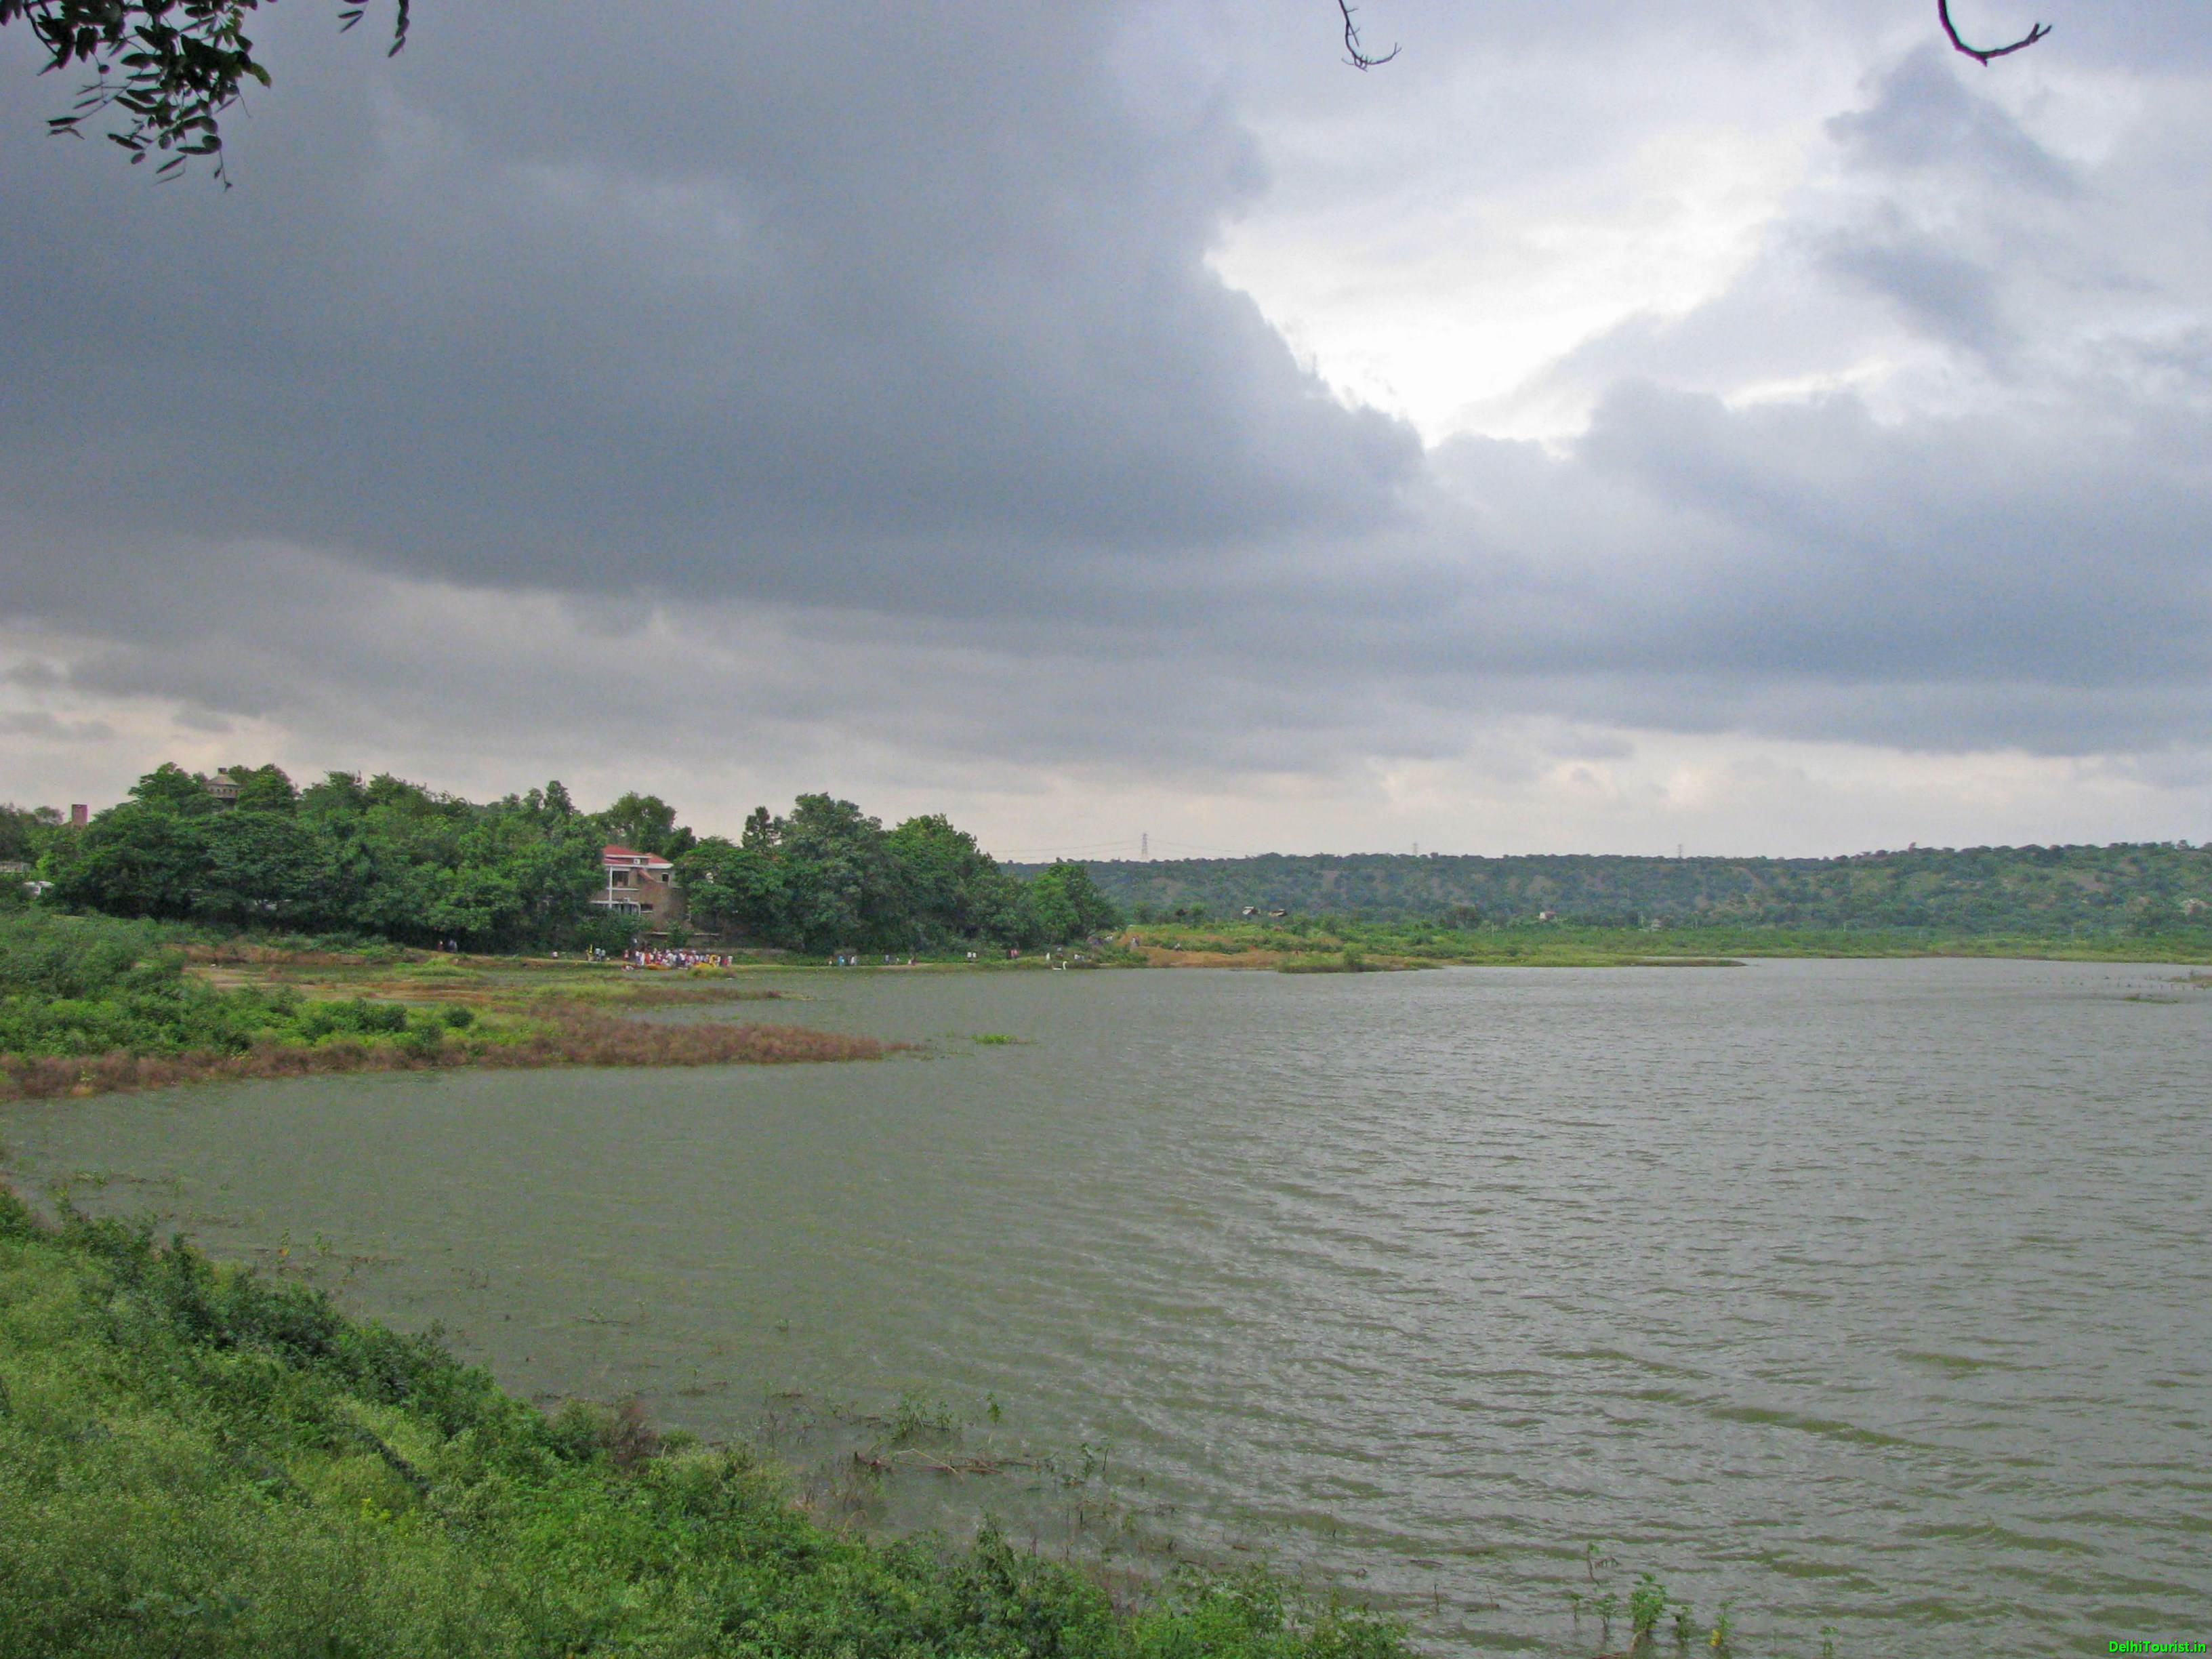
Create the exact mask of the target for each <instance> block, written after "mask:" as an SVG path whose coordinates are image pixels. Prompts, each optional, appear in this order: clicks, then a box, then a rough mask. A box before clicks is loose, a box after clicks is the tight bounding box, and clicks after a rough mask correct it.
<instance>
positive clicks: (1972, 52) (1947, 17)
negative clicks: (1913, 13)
mask: <svg viewBox="0 0 2212 1659" xmlns="http://www.w3.org/2000/svg"><path fill="white" fill-rule="evenodd" d="M1936 16H1937V17H1939V18H1941V19H1942V23H1943V33H1946V34H1948V35H1949V36H1950V37H1951V44H1952V45H1953V46H1955V47H1957V48H1958V49H1959V50H1960V52H1964V53H1966V56H1967V57H1969V58H1972V59H1973V60H1974V61H1975V62H1976V63H1978V64H1986V63H1989V62H1990V61H1991V60H1992V59H1994V58H2009V57H2010V56H2011V55H2012V54H2013V53H2014V52H2025V51H2027V49H2028V47H2030V46H2033V45H2034V44H2035V43H2036V42H2037V41H2039V40H2041V39H2043V37H2044V36H2045V35H2046V34H2048V33H2051V25H2050V24H2048V23H2038V24H2037V25H2036V26H2035V27H2033V28H2032V29H2030V30H2028V32H2027V33H2026V34H2023V35H2022V36H2021V38H2020V39H2019V40H2015V41H2014V42H2013V43H2012V44H2011V45H2010V46H1989V47H1982V46H1968V45H1967V44H1966V42H1965V41H1964V40H1960V38H1959V30H1958V26H1957V25H1956V24H1954V23H1953V22H1952V21H1951V0H1936ZM1346 27H1349V24H1348V22H1347V25H1346Z"/></svg>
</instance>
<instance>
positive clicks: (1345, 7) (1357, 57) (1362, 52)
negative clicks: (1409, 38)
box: [1336, 0, 1398, 70]
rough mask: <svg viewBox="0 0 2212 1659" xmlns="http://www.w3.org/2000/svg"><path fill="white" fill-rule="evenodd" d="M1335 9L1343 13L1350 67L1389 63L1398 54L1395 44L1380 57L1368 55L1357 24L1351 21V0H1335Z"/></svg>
mask: <svg viewBox="0 0 2212 1659" xmlns="http://www.w3.org/2000/svg"><path fill="white" fill-rule="evenodd" d="M1336 9H1338V10H1339V11H1340V12H1342V13H1343V14H1344V52H1345V58H1346V62H1348V63H1349V64H1351V65H1352V68H1354V69H1358V70H1371V69H1373V68H1375V67H1376V65H1378V64H1387V63H1389V61H1390V60H1391V59H1392V58H1395V57H1396V56H1397V55H1398V48H1397V47H1395V46H1393V47H1391V48H1390V50H1389V51H1388V52H1384V53H1383V55H1382V56H1381V57H1380V58H1376V57H1374V56H1372V55H1370V53H1369V52H1368V50H1367V48H1366V46H1364V44H1362V42H1361V40H1360V39H1359V25H1358V24H1357V23H1355V22H1353V21H1352V0H1336Z"/></svg>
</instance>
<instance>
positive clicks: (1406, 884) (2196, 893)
mask: <svg viewBox="0 0 2212 1659" xmlns="http://www.w3.org/2000/svg"><path fill="white" fill-rule="evenodd" d="M1015 867H1016V868H1017V869H1018V868H1019V867H1020V866H1015ZM1085 868H1086V869H1088V870H1089V871H1090V872H1091V879H1092V880H1093V881H1094V882H1096V883H1097V885H1098V887H1099V888H1100V890H1102V891H1103V892H1104V893H1105V895H1106V896H1107V897H1108V898H1109V899H1111V900H1112V901H1113V902H1115V904H1116V905H1118V906H1120V907H1121V909H1122V910H1123V911H1125V912H1126V913H1127V915H1129V916H1130V917H1131V918H1133V920H1136V921H1156V920H1166V919H1170V918H1173V917H1175V916H1176V915H1177V914H1178V913H1181V914H1182V915H1184V916H1189V917H1193V918H1197V917H1199V916H1200V915H1202V916H1203V917H1204V918H1205V919H1206V920H1212V921H1228V920H1232V919H1235V918H1236V917H1237V916H1239V915H1241V914H1242V913H1243V910H1244V908H1246V907H1247V906H1250V907H1252V908H1255V909H1256V910H1258V911H1259V912H1261V914H1263V915H1264V914H1265V913H1267V912H1268V911H1270V910H1276V909H1280V910H1284V911H1286V912H1288V913H1290V914H1291V915H1304V916H1316V915H1338V916H1346V917H1358V918H1362V919H1372V920H1407V921H1411V920H1425V921H1436V922H1441V923H1445V924H1448V925H1453V926H1460V927H1475V926H1483V925H1505V924H1511V923H1516V922H1530V921H1536V920H1538V919H1539V918H1540V917H1541V916H1542V915H1544V913H1545V912H1547V911H1548V912H1550V913H1552V916H1553V919H1555V920H1557V921H1563V922H1573V923H1580V924H1583V925H1588V926H1613V927H1638V926H1657V925H1671V926H1696V925H1699V924H1700V923H1713V924H1727V925H1733V926H1745V925H1750V926H1774V927H1824V928H1827V927H1846V928H1849V927H1864V928H1875V927H1879V928H1900V927H1910V928H1928V929H1933V930H1936V931H1939V932H1943V933H1970V934H1986V933H2033V934H2044V935H2051V934H2074V933H2113V932H2118V931H2137V932H2141V931H2163V930H2165V929H2167V928H2177V927H2186V928H2191V929H2192V930H2193V929H2195V928H2198V927H2203V928H2204V929H2205V930H2206V931H2207V933H2208V936H2212V847H2205V848H2197V847H2190V846H2187V845H2184V844H2180V843H2166V842H2145V843H2140V844H2133V845H2119V846H2112V847H1975V848H1964V849H1961V850H1955V851H1954V850H1950V849H1945V848H1918V849H1915V850H1913V851H1911V852H1904V853H1891V852H1882V853H1862V854H1853V855H1851V856H1850V857H1846V858H1836V859H1761V858H1746V859H1730V858H1689V859H1668V858H1626V857H1611V856H1600V855H1581V854H1562V855H1557V856H1553V855H1532V856H1528V857H1520V858H1462V857H1446V856H1443V855H1441V854H1427V855H1424V856H1411V855H1407V854H1397V853H1353V854H1314V855H1310V856H1297V857H1293V856H1289V855H1285V854H1264V855H1262V856H1261V857H1258V858H1249V859H1171V860H1155V861H1147V862H1142V863H1139V862H1137V861H1134V860H1105V861H1101V862H1097V863H1091V864H1086V865H1085Z"/></svg>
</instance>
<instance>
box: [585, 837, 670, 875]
mask: <svg viewBox="0 0 2212 1659" xmlns="http://www.w3.org/2000/svg"><path fill="white" fill-rule="evenodd" d="M609 859H638V860H642V861H643V863H644V864H645V866H646V867H647V868H648V869H650V868H651V867H652V866H654V865H659V866H662V867H663V868H665V869H671V870H672V869H674V868H675V866H673V865H671V864H670V863H669V862H668V860H666V859H665V858H663V857H661V856H660V854H658V853H641V852H638V851H637V850H636V849H635V848H629V847H617V846H616V845H615V844H614V843H613V842H608V843H607V845H605V847H602V848H599V862H600V863H602V864H604V863H605V862H606V861H607V860H609Z"/></svg>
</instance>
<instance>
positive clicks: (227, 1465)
mask: <svg viewBox="0 0 2212 1659" xmlns="http://www.w3.org/2000/svg"><path fill="white" fill-rule="evenodd" d="M1403 1651H1405V1650H1404V1648H1403V1646H1402V1644H1401V1638H1400V1637H1399V1635H1398V1634H1397V1633H1396V1632H1395V1631H1394V1630H1393V1629H1392V1628H1391V1627H1389V1626H1386V1625H1384V1624H1382V1623H1379V1622H1377V1621H1375V1620H1371V1619H1370V1618H1367V1617H1366V1616H1364V1615H1362V1614H1359V1613H1354V1612H1348V1611H1346V1610H1343V1609H1340V1608H1337V1607H1333V1606H1327V1605H1318V1606H1307V1605H1304V1604H1302V1603H1300V1602H1298V1601H1296V1600H1295V1599H1286V1597H1285V1595H1284V1594H1283V1593H1282V1591H1281V1590H1280V1589H1279V1587H1277V1586H1275V1585H1273V1584H1272V1583H1270V1582H1269V1581H1267V1580H1263V1579H1260V1578H1242V1579H1235V1580H1212V1579H1205V1578H1201V1577H1184V1578H1182V1579H1180V1580H1177V1581H1176V1582H1174V1583H1170V1585H1168V1586H1165V1587H1164V1589H1163V1591H1162V1594H1161V1595H1160V1596H1159V1598H1158V1600H1157V1601H1155V1602H1154V1603H1153V1604H1152V1605H1151V1606H1150V1607H1146V1608H1144V1609H1141V1610H1139V1611H1138V1612H1136V1613H1124V1612H1120V1611H1117V1610H1116V1609H1115V1607H1114V1605H1113V1603H1112V1602H1111V1601H1110V1600H1109V1597H1108V1595H1106V1593H1105V1592H1104V1591H1103V1590H1102V1589H1099V1588H1098V1587H1097V1586H1096V1585H1094V1584H1093V1583H1091V1582H1089V1581H1088V1580H1086V1579H1085V1577H1082V1576H1081V1575H1080V1574H1079V1573H1078V1572H1075V1571H1070V1570H1068V1569H1066V1568H1065V1567H1062V1566H1059V1565H1054V1564H1051V1563H1048V1562H1043V1561H1041V1560H1038V1559H1035V1558H1033V1557H1031V1556H1030V1555H1028V1554H1025V1553H1021V1552H1018V1551H1017V1550H1014V1549H1013V1548H1012V1547H1009V1546H1008V1545H1006V1543H1005V1542H1004V1541H1002V1540H1000V1539H999V1538H997V1537H995V1536H993V1535H990V1534H986V1535H985V1536H983V1537H982V1538H981V1539H980V1540H979V1541H976V1542H975V1543H973V1544H972V1545H969V1546H966V1547H955V1546H952V1545H950V1544H947V1543H944V1542H942V1541H928V1540H924V1541H908V1542H895V1543H878V1542H872V1541H867V1540H865V1539H861V1538H858V1537H854V1536H848V1535H846V1534H842V1533H838V1532H834V1531H831V1530H828V1529H825V1528H823V1527H821V1526H820V1525H818V1524H817V1523H816V1522H813V1521H812V1520H811V1519H810V1518H809V1517H808V1516H805V1514H804V1513H802V1512H801V1511H800V1510H798V1509H797V1508H796V1507H794V1506H793V1504H792V1503H791V1501H790V1498H789V1494H788V1492H787V1487H786V1485H785V1482H784V1479H783V1477H782V1476H781V1474H780V1473H779V1472H777V1471H776V1470H775V1469H774V1468H771V1467H769V1466H768V1465H766V1464H764V1463H763V1462H761V1461H759V1460H757V1458H755V1457H753V1456H751V1455H749V1454H748V1453H746V1452H745V1451H744V1450H743V1449H720V1448H714V1447H708V1446H704V1445H700V1444H696V1443H681V1442H680V1441H678V1440H677V1439H675V1438H671V1439H670V1440H669V1441H666V1442H663V1441H661V1440H660V1439H659V1437H656V1436H655V1435H653V1433H652V1431H650V1430H649V1429H648V1428H647V1427H646V1426H645V1425H643V1424H642V1423H641V1422H640V1421H639V1420H637V1419H635V1417H634V1416H633V1415H629V1414H625V1413H622V1412H619V1411H611V1410H608V1409H605V1408H602V1407H583V1406H571V1407H567V1408H565V1409H564V1410H563V1411H562V1413H559V1414H558V1415H557V1416H555V1417H552V1418H550V1419H549V1418H547V1417H546V1416H544V1414H542V1413H539V1412H538V1411H537V1410H535V1409H533V1408H532V1407H530V1406H528V1405H526V1404H525V1403H523V1402H520V1401H515V1400H513V1399H511V1398H509V1397H507V1395H503V1394H501V1392H500V1391H499V1390H498V1389H497V1388H495V1386H494V1384H493V1383H492V1382H491V1380H490V1378H489V1376H487V1375H486V1374H484V1373H483V1372H482V1371H480V1370H474V1369H471V1368H469V1367H466V1366H464V1365H462V1364H459V1363H458V1362H456V1361H455V1360H454V1359H453V1358H452V1357H451V1356H450V1355H449V1354H447V1352H445V1351H444V1349H443V1348H442V1347H441V1346H440V1344H439V1343H438V1342H437V1341H436V1340H435V1338H427V1337H408V1336H402V1335H398V1334H394V1333H392V1332H391V1331H389V1330H386V1329H384V1328H381V1327H379V1326H376V1325H373V1324H367V1323H362V1322H355V1321H352V1320H349V1319H348V1318H346V1317H344V1316H342V1315H340V1314H339V1313H338V1312H337V1310H335V1309H334V1308H333V1307H332V1306H331V1304H330V1303H329V1301H328V1300H327V1299H326V1298H325V1297H322V1296H321V1295H319V1293H317V1292H315V1291H309V1290H307V1289H304V1288H301V1287H299V1286H295V1285H278V1284H270V1283H267V1282H264V1281H262V1280H259V1279H255V1278H254V1277H252V1275H250V1274H248V1273H246V1272H244V1271H242V1270H240V1269H235V1268H231V1267H218V1266H216V1265H213V1264H211V1263H210V1262H209V1261H206V1260H205V1259H204V1258H203V1257H201V1256H199V1255H197V1254H195V1253H194V1252H192V1251H191V1249H188V1248H181V1247H170V1248H162V1247H160V1246H158V1245H157V1244H155V1243H154V1242H153V1241H152V1240H151V1239H150V1238H149V1237H148V1236H147V1235H145V1234H143V1233H141V1232H136V1231H131V1229H129V1228H126V1227H124V1226H121V1225H117V1224H114V1223H106V1222H101V1223H95V1222H90V1221H87V1220H83V1219H81V1218H68V1219H66V1220H65V1221H64V1224H63V1225H61V1226H60V1227H59V1228H58V1229H48V1228H46V1227H43V1226H41V1225H39V1224H38V1223H37V1222H36V1221H35V1220H34V1219H33V1217H32V1216H31V1214H30V1213H29V1212H28V1211H27V1210H26V1209H25V1208H24V1206H21V1204H20V1203H18V1202H17V1201H16V1200H14V1199H13V1198H11V1197H9V1196H7V1195H6V1194H4V1193H0V1659H54V1656H58V1655H70V1656H78V1655H82V1656H109V1655H114V1656H123V1655H129V1656H142V1655H143V1656H152V1655H161V1656H167V1659H203V1656H230V1655H236V1656H247V1655H252V1656H256V1659H269V1656H293V1655H297V1656H315V1659H349V1656H361V1659H388V1656H395V1655H407V1656H410V1659H432V1656H441V1655H453V1656H461V1655H467V1656H488V1655H532V1656H547V1659H552V1656H574V1655H584V1654H594V1655H635V1656H653V1659H681V1656H692V1655H702V1656H703V1655H746V1656H756V1655H757V1656H769V1655H778V1656H782V1655H792V1656H812V1655H819V1656H823V1659H831V1656H836V1659H878V1656H880V1659H923V1656H948V1659H950V1656H974V1659H996V1656H1006V1659H1012V1656H1016V1655H1020V1656H1055V1655H1065V1656H1099V1659H1195V1656H1199V1655H1220V1656H1228V1659H1241V1656H1251V1659H1262V1656H1264V1659H1385V1656H1392V1655H1397V1654H1400V1653H1402V1652H1403Z"/></svg>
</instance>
